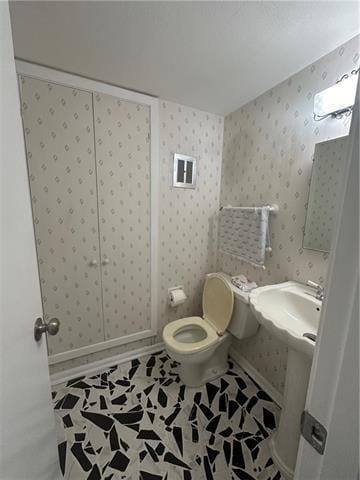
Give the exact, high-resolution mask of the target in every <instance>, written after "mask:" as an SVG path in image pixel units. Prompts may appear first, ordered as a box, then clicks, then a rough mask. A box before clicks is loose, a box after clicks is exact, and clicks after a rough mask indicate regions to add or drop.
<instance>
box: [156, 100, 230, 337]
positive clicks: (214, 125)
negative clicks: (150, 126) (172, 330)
mask: <svg viewBox="0 0 360 480" xmlns="http://www.w3.org/2000/svg"><path fill="white" fill-rule="evenodd" d="M223 129H224V122H223V117H220V116H218V115H214V114H210V113H206V112H202V111H199V110H195V109H193V108H190V107H184V106H182V105H177V104H175V103H171V102H165V101H160V169H161V187H160V237H159V238H160V247H159V248H160V250H159V259H160V261H159V273H160V279H159V334H158V336H157V339H156V340H157V341H162V337H161V332H162V328H163V327H164V325H166V323H167V322H169V321H171V320H174V319H177V318H181V317H185V316H190V315H198V314H201V296H202V287H203V281H204V277H205V274H206V273H208V272H212V271H214V270H215V268H216V239H217V229H216V224H215V223H216V217H217V214H218V210H219V197H220V174H221V160H222V144H223ZM174 153H184V154H187V155H190V156H192V157H195V158H196V159H197V182H196V188H195V189H194V190H192V189H186V188H173V187H172V186H171V185H172V161H173V154H174ZM176 285H184V289H185V293H186V295H187V296H188V300H187V301H186V302H185V303H184V304H183V305H180V306H179V307H177V308H170V307H169V306H168V303H167V289H168V288H169V287H174V286H176Z"/></svg>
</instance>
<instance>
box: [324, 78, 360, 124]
mask: <svg viewBox="0 0 360 480" xmlns="http://www.w3.org/2000/svg"><path fill="white" fill-rule="evenodd" d="M358 73H359V69H357V70H352V71H351V73H350V74H348V73H345V75H343V76H342V77H341V78H340V79H339V80H338V81H337V82H336V83H335V85H333V86H332V87H330V88H327V89H326V90H323V91H322V92H319V93H317V94H316V95H315V97H314V120H316V121H317V122H319V121H320V120H323V119H324V118H327V117H333V118H336V119H340V118H342V117H343V115H351V112H352V109H353V106H354V103H355V96H356V87H357V81H358Z"/></svg>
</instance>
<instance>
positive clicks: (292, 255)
mask: <svg viewBox="0 0 360 480" xmlns="http://www.w3.org/2000/svg"><path fill="white" fill-rule="evenodd" d="M358 42H359V37H356V38H354V39H352V40H350V41H349V42H347V43H346V44H345V45H343V46H342V47H340V48H338V49H337V50H335V51H333V52H331V53H330V54H328V55H326V56H325V57H323V58H321V59H320V60H318V61H317V62H315V63H314V64H312V65H310V66H308V67H307V68H305V69H303V70H302V71H300V72H299V73H297V74H296V75H294V76H292V77H291V78H289V79H288V80H286V81H284V82H283V83H281V84H279V85H277V86H276V87H274V88H272V89H271V90H269V91H267V92H266V93H264V94H263V95H261V96H260V97H258V98H256V99H255V100H253V101H252V102H250V103H248V104H247V105H245V106H243V107H242V108H240V109H238V110H237V111H235V112H234V113H232V114H231V115H228V116H227V117H226V118H225V125H224V147H223V166H222V176H221V197H220V203H221V205H227V204H231V205H244V206H245V205H265V204H272V203H277V204H278V205H279V213H278V214H277V215H276V217H274V218H272V219H271V241H272V248H273V251H272V254H271V255H270V257H269V258H268V260H267V262H266V263H267V269H266V270H265V271H264V270H261V269H256V268H254V267H252V266H249V265H248V264H246V263H244V262H241V261H236V260H234V258H230V257H226V256H224V255H219V263H218V269H219V270H223V271H225V272H227V273H229V274H232V275H234V274H238V273H244V274H246V275H247V276H248V277H250V278H251V279H252V280H255V281H256V282H257V283H258V284H259V285H264V284H270V283H277V282H283V281H286V280H289V279H293V280H297V281H300V282H305V281H306V280H308V279H311V280H313V281H315V282H319V283H321V284H324V282H325V279H326V273H327V266H328V255H327V254H321V253H318V252H313V251H310V250H303V248H302V238H303V228H304V225H305V213H306V203H307V198H308V190H309V180H310V175H311V168H312V156H313V153H314V146H315V143H317V142H321V141H323V140H326V139H329V138H334V137H338V136H341V135H346V134H347V133H348V130H349V124H350V119H349V118H346V119H343V120H334V119H331V118H330V119H326V120H323V121H322V122H315V121H314V120H313V116H312V112H313V101H314V95H315V94H316V93H317V92H319V91H321V90H324V89H325V88H328V87H330V86H331V85H333V84H334V83H335V82H336V80H337V79H338V78H339V77H340V76H341V75H342V74H344V73H347V72H350V71H351V70H352V69H353V68H357V67H358V65H359V53H358V52H359V50H358ZM236 347H237V348H238V349H239V350H240V351H241V354H242V355H243V356H244V357H245V358H246V359H247V360H248V361H249V362H251V363H252V364H253V365H254V366H255V368H257V369H258V371H259V372H260V373H261V374H262V375H263V376H264V377H265V378H266V379H267V380H268V381H270V382H271V383H272V384H273V385H274V387H275V388H277V389H278V390H279V391H280V392H281V391H282V390H283V387H284V378H285V371H286V355H287V350H286V347H285V346H284V345H283V344H282V343H281V342H279V341H278V340H277V339H276V338H275V337H274V336H273V335H271V334H268V333H267V332H266V331H264V330H263V329H262V328H260V330H259V332H258V334H257V335H256V336H255V337H254V338H252V339H248V340H246V341H242V342H237V343H236Z"/></svg>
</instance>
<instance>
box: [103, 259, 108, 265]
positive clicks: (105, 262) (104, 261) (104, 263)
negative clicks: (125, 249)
mask: <svg viewBox="0 0 360 480" xmlns="http://www.w3.org/2000/svg"><path fill="white" fill-rule="evenodd" d="M109 262H110V260H109V259H108V258H104V260H103V261H102V264H103V265H108V263H109Z"/></svg>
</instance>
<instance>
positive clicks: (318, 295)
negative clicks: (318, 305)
mask: <svg viewBox="0 0 360 480" xmlns="http://www.w3.org/2000/svg"><path fill="white" fill-rule="evenodd" d="M306 284H307V285H309V287H312V288H315V290H316V298H317V299H318V300H324V287H322V286H321V285H319V284H318V283H315V282H313V281H312V280H308V281H307V282H306Z"/></svg>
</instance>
